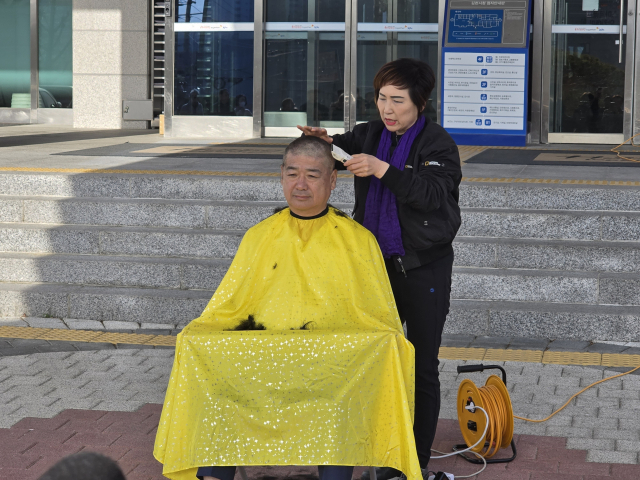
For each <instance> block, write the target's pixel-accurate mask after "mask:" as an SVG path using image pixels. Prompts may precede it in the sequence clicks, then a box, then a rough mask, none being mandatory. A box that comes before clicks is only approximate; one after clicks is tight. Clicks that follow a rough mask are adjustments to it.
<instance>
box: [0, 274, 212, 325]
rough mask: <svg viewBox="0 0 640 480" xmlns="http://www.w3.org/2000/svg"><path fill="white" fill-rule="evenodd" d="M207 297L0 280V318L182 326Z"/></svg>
mask: <svg viewBox="0 0 640 480" xmlns="http://www.w3.org/2000/svg"><path fill="white" fill-rule="evenodd" d="M210 298H211V292H209V291H203V290H166V289H158V288H131V287H121V288H117V287H88V286H76V285H44V284H37V283H33V284H17V283H0V317H9V318H16V317H22V316H26V317H55V318H81V319H85V320H98V321H120V322H137V323H168V324H181V325H184V324H186V323H187V322H189V321H190V320H192V319H194V318H196V317H198V316H199V315H200V313H202V311H203V310H204V307H205V306H206V305H207V303H208V301H209V299H210Z"/></svg>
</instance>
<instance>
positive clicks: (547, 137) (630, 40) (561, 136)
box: [531, 0, 640, 144]
mask: <svg viewBox="0 0 640 480" xmlns="http://www.w3.org/2000/svg"><path fill="white" fill-rule="evenodd" d="M623 1H624V0H623ZM639 1H640V0H627V5H626V10H625V9H624V8H622V7H621V10H622V11H626V13H627V25H626V26H625V28H624V29H623V31H626V36H625V38H624V41H626V42H627V43H626V45H627V49H626V54H625V59H624V60H625V81H624V114H623V115H624V116H623V130H622V133H621V134H607V133H554V132H549V123H550V119H549V114H550V100H551V99H550V91H551V88H550V85H551V55H552V51H551V49H552V46H551V45H552V41H551V36H552V34H553V33H552V28H553V25H552V24H553V19H552V11H553V0H544V7H543V13H542V17H543V26H542V37H543V45H542V85H541V90H542V91H541V97H540V98H541V106H540V143H593V144H619V143H622V142H623V141H625V140H628V139H629V138H630V137H631V136H633V135H634V134H635V133H637V132H638V131H640V121H636V122H635V125H634V111H635V105H637V104H638V87H640V86H638V85H637V79H638V75H640V66H639V65H636V63H635V52H636V49H637V48H638V47H640V45H639V44H638V42H639V41H640V39H638V38H637V36H636V11H637V8H636V4H637V2H639ZM534 39H535V36H534ZM629 47H631V48H629ZM534 54H535V50H534ZM532 94H533V91H532ZM534 102H535V97H533V98H532V108H533V105H534ZM531 120H532V122H533V120H534V118H533V110H532V117H531Z"/></svg>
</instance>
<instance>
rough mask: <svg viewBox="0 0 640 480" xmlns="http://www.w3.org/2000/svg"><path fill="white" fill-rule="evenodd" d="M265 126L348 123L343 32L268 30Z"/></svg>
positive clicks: (330, 125)
mask: <svg viewBox="0 0 640 480" xmlns="http://www.w3.org/2000/svg"><path fill="white" fill-rule="evenodd" d="M266 38H267V40H266V62H265V117H264V118H265V120H264V121H265V126H266V127H295V126H296V125H305V124H306V125H312V126H322V127H337V128H340V127H342V126H343V125H344V33H338V32H308V33H306V32H267V35H266Z"/></svg>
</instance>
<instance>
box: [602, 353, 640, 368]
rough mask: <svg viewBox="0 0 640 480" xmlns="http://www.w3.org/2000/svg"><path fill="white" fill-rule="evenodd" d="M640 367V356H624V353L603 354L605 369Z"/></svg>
mask: <svg viewBox="0 0 640 480" xmlns="http://www.w3.org/2000/svg"><path fill="white" fill-rule="evenodd" d="M638 365H640V355H624V354H622V353H603V354H602V366H603V367H637V366H638Z"/></svg>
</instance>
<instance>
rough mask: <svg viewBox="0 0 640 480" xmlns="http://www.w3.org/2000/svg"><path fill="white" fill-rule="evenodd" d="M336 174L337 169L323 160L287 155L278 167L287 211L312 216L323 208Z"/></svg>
mask: <svg viewBox="0 0 640 480" xmlns="http://www.w3.org/2000/svg"><path fill="white" fill-rule="evenodd" d="M337 177H338V173H337V171H336V170H334V169H333V168H331V167H329V166H328V162H327V161H326V160H322V159H318V158H314V157H309V156H307V155H289V156H288V157H287V159H286V161H285V164H284V165H283V166H282V173H281V176H280V182H281V183H282V190H283V191H284V196H285V198H286V199H287V203H288V204H289V208H290V209H291V211H292V212H293V213H295V214H296V215H300V216H301V217H312V216H314V215H317V214H319V213H321V212H322V211H323V210H324V209H325V208H326V207H327V202H328V201H329V197H330V196H331V191H332V190H333V189H334V188H336V179H337Z"/></svg>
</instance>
